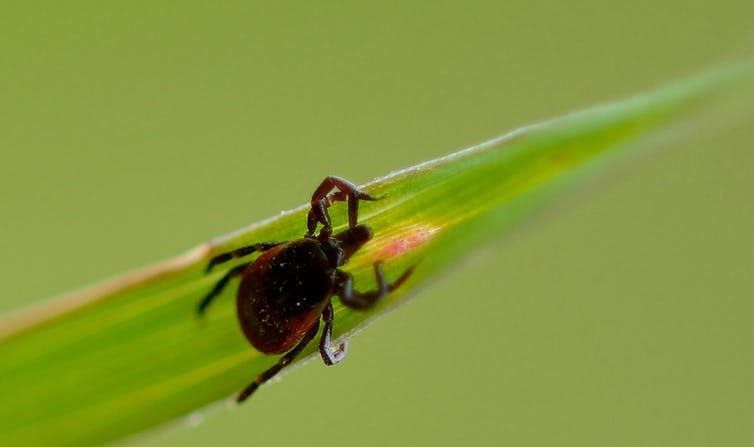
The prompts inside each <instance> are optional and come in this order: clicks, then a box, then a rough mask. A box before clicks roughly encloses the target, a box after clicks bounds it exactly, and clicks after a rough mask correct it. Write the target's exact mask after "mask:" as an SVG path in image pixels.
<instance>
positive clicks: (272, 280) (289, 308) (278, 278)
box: [198, 177, 413, 402]
mask: <svg viewBox="0 0 754 447" xmlns="http://www.w3.org/2000/svg"><path fill="white" fill-rule="evenodd" d="M335 188H337V189H338V191H337V192H334V193H332V194H330V192H331V191H332V190H333V189H335ZM341 200H347V201H348V224H349V228H348V229H346V230H344V231H342V232H340V233H338V234H336V235H332V226H331V223H330V216H329V214H328V213H327V208H328V207H329V206H330V205H332V203H333V202H336V201H341ZM359 200H376V199H375V198H374V197H372V196H370V195H369V194H367V193H365V192H363V191H361V190H359V189H358V188H357V187H356V186H355V185H353V184H351V183H350V182H348V181H346V180H343V179H341V178H338V177H327V178H326V179H325V180H324V181H323V182H322V184H320V186H319V187H318V188H317V189H316V190H315V191H314V194H313V195H312V199H311V209H310V211H309V215H308V218H307V229H308V231H307V233H306V236H304V237H303V238H302V239H297V240H294V241H290V242H280V243H278V242H263V243H259V244H253V245H249V246H246V247H241V248H238V249H235V250H232V251H230V252H227V253H223V254H220V255H217V256H215V257H214V258H212V259H211V260H210V262H209V265H208V266H207V271H210V270H211V269H212V268H213V267H214V266H215V265H217V264H221V263H224V262H226V261H229V260H231V259H233V258H240V257H245V256H247V255H250V254H252V253H254V252H257V251H259V252H262V254H261V255H260V256H259V257H257V258H256V259H255V260H254V261H251V262H247V263H244V264H240V265H238V266H235V267H233V268H232V269H230V270H229V271H228V272H227V273H226V274H225V275H224V276H223V277H222V278H221V279H220V280H219V281H218V282H217V284H216V285H215V287H214V288H213V289H212V291H211V292H210V293H209V294H207V295H206V296H205V297H204V299H202V301H201V302H200V303H199V308H198V312H199V314H200V315H201V314H204V312H205V310H206V309H207V306H209V304H210V303H211V302H212V300H213V299H214V298H215V297H216V296H217V295H218V294H219V293H220V292H221V291H222V290H223V288H224V287H225V286H226V285H227V283H228V281H230V279H232V278H233V277H236V276H242V278H241V284H240V285H239V287H238V293H237V295H236V308H237V311H238V320H239V322H240V325H241V329H242V330H243V333H244V335H245V336H246V338H247V339H248V340H249V342H250V343H251V344H252V346H254V347H255V348H256V349H257V350H259V351H261V352H263V353H265V354H284V355H283V356H282V357H281V358H280V360H279V361H278V362H277V363H276V364H275V365H274V366H273V367H271V368H270V369H268V370H267V371H265V372H263V373H262V374H260V375H259V376H258V377H257V378H256V380H254V382H252V383H251V384H249V385H248V386H247V387H246V388H245V389H244V390H243V391H241V393H240V394H239V395H238V398H237V400H238V402H242V401H244V400H246V399H247V398H248V397H249V396H250V395H251V394H252V393H253V392H254V391H256V389H257V388H258V387H259V385H261V384H262V383H264V382H266V381H267V380H269V379H270V378H272V377H273V376H274V375H275V374H277V373H278V372H279V371H280V370H281V369H283V368H284V367H285V366H286V365H288V364H289V363H291V361H293V359H294V358H295V357H296V356H297V355H298V354H299V353H300V352H301V351H302V350H303V349H304V348H305V347H306V345H307V344H309V342H311V341H312V339H313V338H314V337H315V336H316V335H317V332H318V330H319V321H320V318H321V319H322V320H323V321H324V329H323V331H322V335H321V337H320V343H319V351H320V354H321V356H322V359H323V360H324V362H325V364H327V365H333V364H335V363H337V362H339V361H340V360H342V359H343V357H344V356H345V353H346V344H345V342H343V343H341V344H340V345H338V347H337V349H336V350H334V351H333V350H332V347H331V343H330V338H331V336H332V323H333V317H334V315H333V307H332V302H331V298H332V296H333V295H337V296H338V297H339V298H340V301H341V302H342V303H343V304H344V305H345V306H346V307H350V308H353V309H368V308H370V307H372V306H373V305H374V304H375V303H376V302H377V301H378V300H379V299H380V298H382V297H384V296H385V295H387V294H388V293H390V292H391V291H393V290H395V288H397V287H398V286H400V285H401V284H402V283H403V282H404V281H405V280H406V279H407V278H408V277H409V275H411V272H412V271H413V267H412V268H409V269H408V270H406V271H405V272H403V274H402V275H401V276H400V277H399V278H398V279H397V280H395V281H394V282H392V283H387V282H386V281H385V278H384V275H383V274H382V268H381V263H380V262H376V263H375V264H374V271H375V276H376V279H377V285H378V288H377V290H374V291H370V292H363V293H362V292H358V291H356V290H354V289H353V278H352V277H351V275H350V274H349V273H346V272H344V271H341V270H340V269H339V267H341V266H343V265H344V264H345V263H346V262H348V260H349V259H350V258H351V256H352V255H353V254H354V253H355V252H356V251H357V250H359V249H360V248H361V247H362V246H363V245H364V244H365V243H366V242H367V241H369V239H371V238H372V230H371V229H370V228H369V227H368V226H366V225H359V224H358V222H357V221H358V204H359ZM317 224H322V228H321V229H320V232H319V234H317V235H315V234H314V233H315V230H316V227H317Z"/></svg>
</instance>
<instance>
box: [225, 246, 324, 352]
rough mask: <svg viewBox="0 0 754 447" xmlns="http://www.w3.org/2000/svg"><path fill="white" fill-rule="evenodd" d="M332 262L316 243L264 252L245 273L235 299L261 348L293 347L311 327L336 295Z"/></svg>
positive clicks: (283, 349)
mask: <svg viewBox="0 0 754 447" xmlns="http://www.w3.org/2000/svg"><path fill="white" fill-rule="evenodd" d="M332 272H333V269H332V268H330V267H329V261H328V259H327V257H326V256H325V254H324V253H322V250H320V248H319V245H318V243H317V242H316V241H314V240H311V239H301V240H297V241H294V242H290V243H287V244H282V245H280V246H278V247H275V248H272V249H270V250H268V251H266V252H264V253H263V254H262V255H261V256H259V258H257V259H256V260H255V262H254V263H252V264H251V265H250V266H249V268H248V269H247V271H246V272H245V273H244V275H243V279H242V280H241V284H240V286H239V289H238V295H237V297H236V305H237V307H238V317H239V321H240V323H241V328H242V329H243V332H244V335H245V336H246V338H247V339H248V340H249V342H251V344H252V345H253V346H254V347H255V348H256V349H258V350H259V351H261V352H264V353H268V354H275V353H282V352H286V351H288V350H290V349H291V348H292V347H293V346H294V345H295V344H296V342H297V341H298V340H300V339H301V337H303V336H304V334H305V333H306V332H307V331H308V330H309V329H310V328H311V326H312V325H313V324H314V323H315V321H317V320H318V319H319V317H320V314H321V313H322V310H323V308H324V306H325V304H327V299H328V298H329V297H330V295H331V293H332Z"/></svg>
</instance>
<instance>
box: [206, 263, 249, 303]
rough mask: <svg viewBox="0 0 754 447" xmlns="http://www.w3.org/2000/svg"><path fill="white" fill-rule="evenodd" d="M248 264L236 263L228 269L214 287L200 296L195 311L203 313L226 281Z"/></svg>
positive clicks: (238, 274)
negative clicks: (203, 295)
mask: <svg viewBox="0 0 754 447" xmlns="http://www.w3.org/2000/svg"><path fill="white" fill-rule="evenodd" d="M248 266H249V263H246V264H241V265H237V266H235V267H233V268H232V269H230V270H229V271H228V273H226V274H225V276H223V277H222V278H220V280H219V281H217V283H215V287H213V288H212V290H211V291H210V292H209V293H208V294H207V295H206V296H205V297H204V298H202V300H201V301H199V306H197V308H196V313H197V314H199V315H204V312H205V311H206V310H207V307H209V305H210V304H211V303H212V300H214V299H215V298H216V297H217V296H218V295H219V294H220V292H222V291H223V289H224V288H225V286H227V285H228V281H230V280H231V279H233V277H234V276H240V275H242V274H243V272H244V270H246V268H247V267H248Z"/></svg>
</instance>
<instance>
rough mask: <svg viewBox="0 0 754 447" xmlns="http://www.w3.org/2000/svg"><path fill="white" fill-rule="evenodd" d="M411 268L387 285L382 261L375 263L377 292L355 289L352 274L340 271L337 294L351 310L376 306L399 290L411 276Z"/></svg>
mask: <svg viewBox="0 0 754 447" xmlns="http://www.w3.org/2000/svg"><path fill="white" fill-rule="evenodd" d="M415 267H416V266H411V267H409V268H407V269H406V271H405V272H403V274H401V276H400V277H399V278H398V279H396V280H395V281H393V282H392V283H389V284H388V283H387V281H385V275H384V274H383V273H382V261H378V262H375V263H374V276H375V278H376V280H377V290H372V291H369V292H359V291H357V290H354V289H353V276H352V275H351V274H350V273H346V272H341V271H338V280H339V285H338V291H337V292H336V294H337V295H338V296H339V297H340V301H341V302H342V303H343V304H344V305H345V306H346V307H350V308H351V309H357V310H364V309H369V308H370V307H372V306H374V304H375V303H376V302H377V301H379V300H380V298H383V297H384V296H385V295H387V294H388V293H390V292H392V291H393V290H395V289H397V288H398V287H399V286H400V285H401V284H403V282H404V281H406V280H407V279H408V277H409V276H411V273H413V271H414V268H415Z"/></svg>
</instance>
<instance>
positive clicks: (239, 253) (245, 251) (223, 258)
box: [205, 242, 280, 272]
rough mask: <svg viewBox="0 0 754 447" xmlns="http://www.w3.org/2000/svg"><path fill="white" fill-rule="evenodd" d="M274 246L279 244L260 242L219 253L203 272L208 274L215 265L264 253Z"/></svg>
mask: <svg viewBox="0 0 754 447" xmlns="http://www.w3.org/2000/svg"><path fill="white" fill-rule="evenodd" d="M276 245H280V242H262V243H259V244H252V245H247V246H245V247H241V248H236V249H235V250H231V251H229V252H226V253H221V254H219V255H217V256H215V257H214V258H212V259H210V260H209V264H208V265H207V270H205V272H209V271H210V270H212V268H213V267H214V266H216V265H217V264H222V263H223V262H228V261H230V260H231V259H233V258H242V257H244V256H246V255H250V254H252V253H254V252H255V251H266V250H269V249H271V248H272V247H274V246H276Z"/></svg>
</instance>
